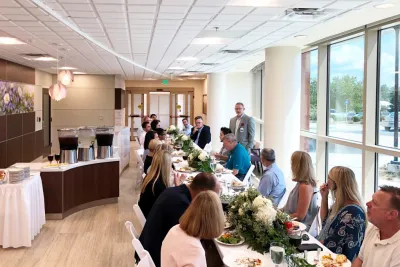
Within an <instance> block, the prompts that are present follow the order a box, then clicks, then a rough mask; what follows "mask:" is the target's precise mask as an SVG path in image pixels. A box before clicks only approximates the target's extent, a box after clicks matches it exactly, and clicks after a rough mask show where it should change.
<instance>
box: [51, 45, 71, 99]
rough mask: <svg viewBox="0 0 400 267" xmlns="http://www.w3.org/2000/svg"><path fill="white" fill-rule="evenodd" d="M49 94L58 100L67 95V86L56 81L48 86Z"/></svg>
mask: <svg viewBox="0 0 400 267" xmlns="http://www.w3.org/2000/svg"><path fill="white" fill-rule="evenodd" d="M57 73H58V47H57ZM57 80H58V78H57ZM49 95H50V97H51V98H52V99H54V100H55V101H60V100H61V99H64V98H65V97H67V87H65V85H64V84H62V83H61V82H60V81H57V83H56V84H53V85H52V86H50V88H49Z"/></svg>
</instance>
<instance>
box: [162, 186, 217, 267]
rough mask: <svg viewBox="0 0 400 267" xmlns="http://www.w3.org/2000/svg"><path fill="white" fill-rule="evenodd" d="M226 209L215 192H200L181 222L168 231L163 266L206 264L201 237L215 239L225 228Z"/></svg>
mask: <svg viewBox="0 0 400 267" xmlns="http://www.w3.org/2000/svg"><path fill="white" fill-rule="evenodd" d="M224 221H225V220H224V212H223V211H222V204H221V201H220V199H219V197H218V195H217V194H216V193H215V192H213V191H210V190H208V191H204V192H201V193H199V194H198V195H197V196H196V197H195V199H194V200H193V201H192V203H191V204H190V206H189V207H188V209H187V210H186V212H185V213H184V214H183V215H182V217H181V218H180V220H179V224H178V225H175V226H174V227H172V228H171V230H169V232H168V234H167V236H166V237H165V239H164V241H163V243H162V247H161V267H207V263H206V254H205V251H204V248H203V246H202V245H201V242H200V239H213V238H216V237H218V236H220V235H221V234H222V232H223V230H224V225H225V223H224Z"/></svg>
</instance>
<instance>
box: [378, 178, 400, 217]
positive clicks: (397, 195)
mask: <svg viewBox="0 0 400 267" xmlns="http://www.w3.org/2000/svg"><path fill="white" fill-rule="evenodd" d="M380 189H381V191H382V192H385V193H388V194H390V195H391V199H390V204H391V206H392V208H394V209H395V210H397V211H398V212H399V214H400V188H398V187H395V186H391V185H382V186H380ZM399 216H400V215H399Z"/></svg>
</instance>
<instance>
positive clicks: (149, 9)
mask: <svg viewBox="0 0 400 267" xmlns="http://www.w3.org/2000/svg"><path fill="white" fill-rule="evenodd" d="M156 7H157V6H155V5H153V6H144V5H140V6H138V5H129V6H128V12H135V13H154V12H156Z"/></svg>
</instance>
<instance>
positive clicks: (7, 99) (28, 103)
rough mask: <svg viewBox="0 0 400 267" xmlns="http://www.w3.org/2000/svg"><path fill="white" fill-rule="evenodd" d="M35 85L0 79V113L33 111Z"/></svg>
mask: <svg viewBox="0 0 400 267" xmlns="http://www.w3.org/2000/svg"><path fill="white" fill-rule="evenodd" d="M34 98H35V87H34V86H33V85H30V84H23V83H16V82H6V81H0V115H4V114H18V113H27V112H33V111H34Z"/></svg>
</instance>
